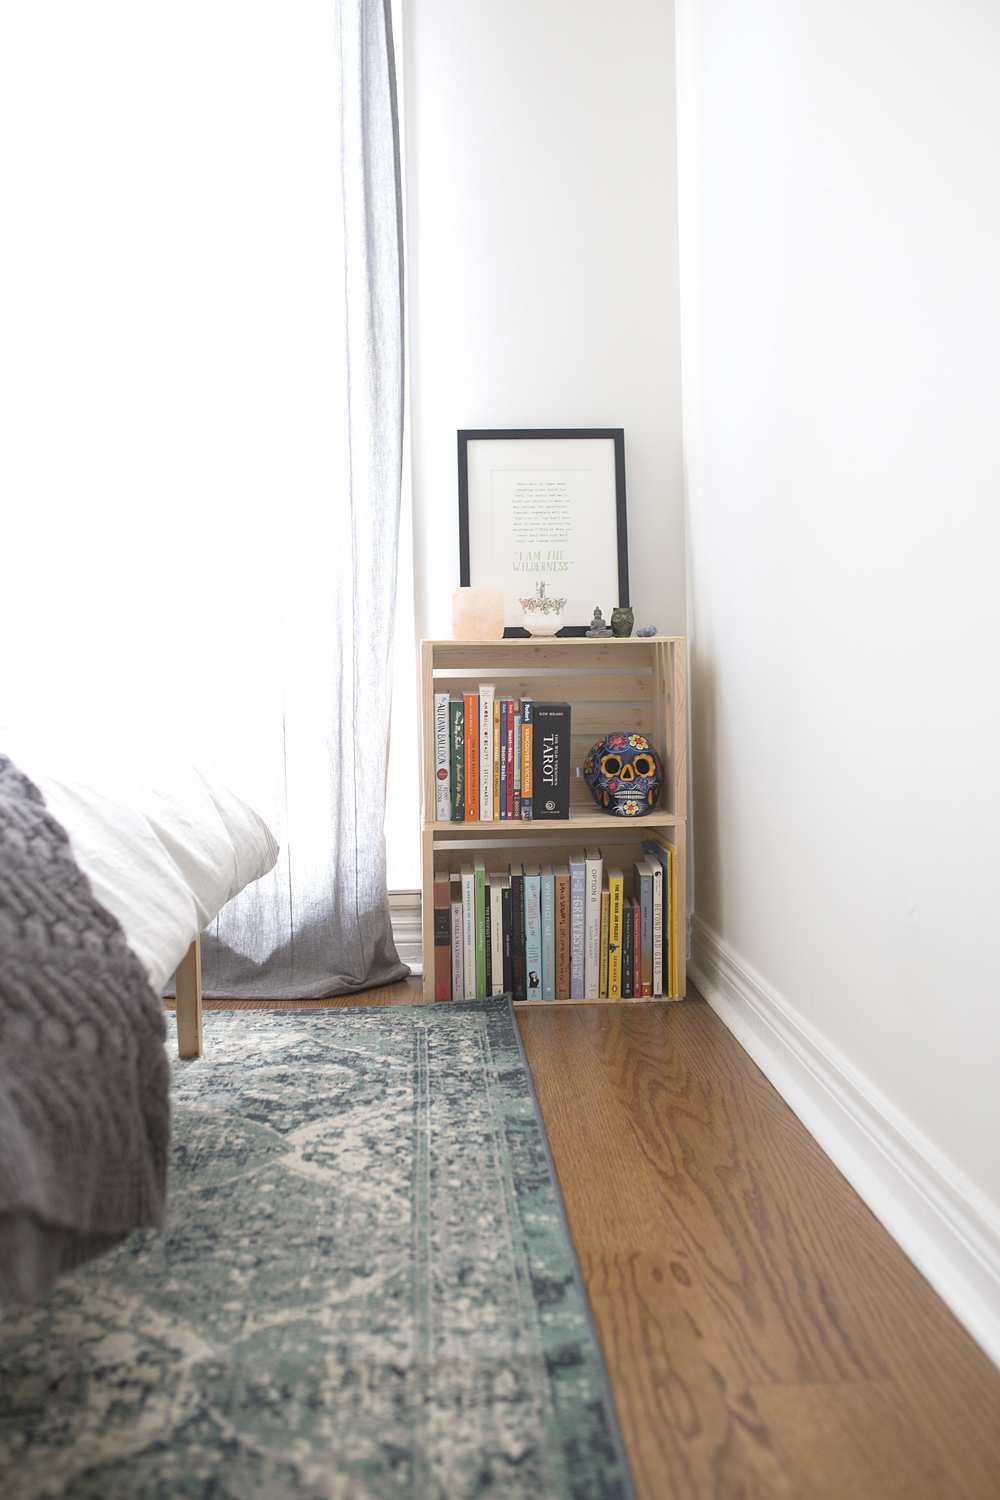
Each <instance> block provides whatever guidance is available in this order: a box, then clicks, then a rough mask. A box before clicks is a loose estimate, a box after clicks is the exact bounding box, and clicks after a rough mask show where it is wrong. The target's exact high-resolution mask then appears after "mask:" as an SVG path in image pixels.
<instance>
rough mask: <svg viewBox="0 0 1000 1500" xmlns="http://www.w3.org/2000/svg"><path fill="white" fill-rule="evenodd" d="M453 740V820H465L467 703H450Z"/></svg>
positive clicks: (457, 821) (456, 821)
mask: <svg viewBox="0 0 1000 1500" xmlns="http://www.w3.org/2000/svg"><path fill="white" fill-rule="evenodd" d="M448 716H449V719H450V728H451V734H450V742H451V821H452V822H453V823H464V822H465V703H464V701H459V702H456V703H451V704H449V707H448Z"/></svg>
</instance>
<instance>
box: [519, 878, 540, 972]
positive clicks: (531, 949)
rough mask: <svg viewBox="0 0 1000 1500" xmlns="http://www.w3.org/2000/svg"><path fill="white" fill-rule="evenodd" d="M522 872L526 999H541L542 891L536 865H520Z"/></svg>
mask: <svg viewBox="0 0 1000 1500" xmlns="http://www.w3.org/2000/svg"><path fill="white" fill-rule="evenodd" d="M521 868H522V869H523V871H524V967H525V973H526V974H527V976H528V999H529V1000H540V999H541V998H542V891H541V884H542V881H541V871H540V869H539V867H538V865H531V864H528V865H522V867H521Z"/></svg>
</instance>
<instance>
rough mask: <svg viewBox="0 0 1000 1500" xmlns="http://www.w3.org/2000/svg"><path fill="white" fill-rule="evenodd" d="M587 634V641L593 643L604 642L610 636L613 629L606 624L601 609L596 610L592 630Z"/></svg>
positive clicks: (591, 624)
mask: <svg viewBox="0 0 1000 1500" xmlns="http://www.w3.org/2000/svg"><path fill="white" fill-rule="evenodd" d="M586 634H587V639H588V640H591V641H603V640H604V639H605V637H606V636H610V634H611V627H610V625H607V624H606V623H605V620H604V616H603V615H602V614H601V611H600V607H598V608H597V609H595V610H594V618H593V620H591V622H590V629H589V630H588V631H587V632H586Z"/></svg>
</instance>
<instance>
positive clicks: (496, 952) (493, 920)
mask: <svg viewBox="0 0 1000 1500" xmlns="http://www.w3.org/2000/svg"><path fill="white" fill-rule="evenodd" d="M507 879H508V880H510V876H509V875H508V876H507ZM503 880H504V877H503V876H502V875H501V874H500V872H499V871H496V872H495V873H494V874H492V875H491V876H490V890H489V896H490V973H491V976H492V980H493V984H492V993H493V994H494V995H502V994H503V904H502V900H501V892H502V890H503Z"/></svg>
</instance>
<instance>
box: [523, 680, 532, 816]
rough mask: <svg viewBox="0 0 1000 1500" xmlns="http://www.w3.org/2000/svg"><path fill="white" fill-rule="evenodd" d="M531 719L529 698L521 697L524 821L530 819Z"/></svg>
mask: <svg viewBox="0 0 1000 1500" xmlns="http://www.w3.org/2000/svg"><path fill="white" fill-rule="evenodd" d="M531 731H532V720H531V699H530V698H522V699H521V817H522V819H523V820H524V821H525V822H526V823H530V821H531V804H532V783H531V756H532V745H533V741H532V734H531Z"/></svg>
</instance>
